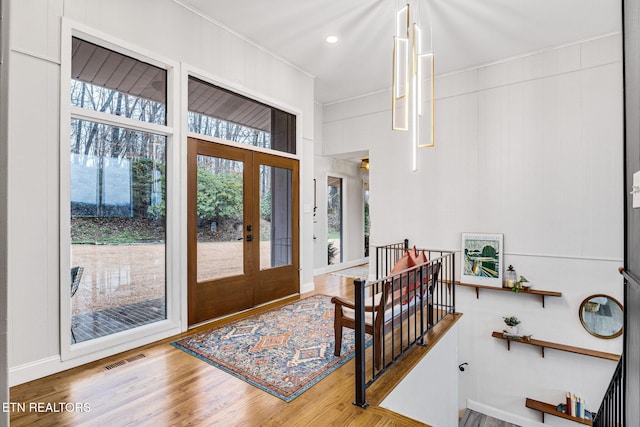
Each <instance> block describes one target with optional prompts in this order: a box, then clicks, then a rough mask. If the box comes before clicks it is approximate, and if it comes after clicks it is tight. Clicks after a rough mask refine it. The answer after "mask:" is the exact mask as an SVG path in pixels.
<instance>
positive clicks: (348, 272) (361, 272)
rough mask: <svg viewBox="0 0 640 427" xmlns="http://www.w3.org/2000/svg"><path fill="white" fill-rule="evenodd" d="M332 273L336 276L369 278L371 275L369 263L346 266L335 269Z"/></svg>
mask: <svg viewBox="0 0 640 427" xmlns="http://www.w3.org/2000/svg"><path fill="white" fill-rule="evenodd" d="M331 274H333V275H335V276H345V277H355V278H356V279H358V278H365V279H366V278H368V277H369V264H363V265H357V266H355V267H351V268H345V269H344V270H338V271H334V272H332V273H331Z"/></svg>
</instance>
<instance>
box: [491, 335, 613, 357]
mask: <svg viewBox="0 0 640 427" xmlns="http://www.w3.org/2000/svg"><path fill="white" fill-rule="evenodd" d="M491 336H492V337H494V338H499V339H501V340H505V341H506V342H507V350H511V342H512V341H515V342H518V343H521V344H528V345H533V346H536V347H540V349H541V351H542V357H544V349H545V348H552V349H554V350H560V351H568V352H569V353H576V354H583V355H585V356H592V357H599V358H600V359H607V360H613V361H614V362H617V361H618V360H620V356H619V355H617V354H613V353H605V352H603V351H598V350H589V349H586V348H581V347H574V346H571V345H566V344H558V343H554V342H548V341H540V340H534V339H530V340H528V341H525V340H524V339H521V338H505V337H504V335H503V333H502V332H497V331H494V332H493V333H492V334H491Z"/></svg>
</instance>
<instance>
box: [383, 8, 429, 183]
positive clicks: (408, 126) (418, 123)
mask: <svg viewBox="0 0 640 427" xmlns="http://www.w3.org/2000/svg"><path fill="white" fill-rule="evenodd" d="M416 15H417V16H418V18H419V14H418V13H416ZM418 20H419V19H418ZM434 89H435V77H434V54H433V50H431V51H430V52H423V51H422V31H421V29H420V25H419V23H418V22H415V21H414V22H411V6H410V5H409V4H408V3H407V4H405V5H404V6H403V7H402V8H400V9H399V10H398V11H397V12H396V33H395V36H394V37H393V86H392V101H391V102H392V104H391V107H392V108H391V121H392V125H391V127H392V129H393V130H399V131H408V132H410V135H411V142H412V150H413V170H414V171H415V170H417V148H418V147H434V146H435V128H434V124H435V109H434V106H435V99H434V96H433V94H434Z"/></svg>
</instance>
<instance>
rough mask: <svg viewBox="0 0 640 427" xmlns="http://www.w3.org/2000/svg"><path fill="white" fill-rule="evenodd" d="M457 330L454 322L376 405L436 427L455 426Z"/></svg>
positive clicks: (456, 415) (456, 407)
mask: <svg viewBox="0 0 640 427" xmlns="http://www.w3.org/2000/svg"><path fill="white" fill-rule="evenodd" d="M458 333H459V326H458V325H457V324H456V325H454V326H453V327H452V328H451V329H450V330H449V331H448V332H447V334H446V335H445V336H444V337H443V338H442V339H441V340H440V341H438V344H437V345H436V346H434V347H433V348H432V349H431V350H430V351H429V353H427V355H426V356H425V357H424V358H423V359H422V360H420V362H419V363H418V364H417V365H416V366H415V367H414V368H413V370H412V371H411V375H407V376H406V377H405V378H404V379H403V380H402V381H401V382H400V383H399V384H398V385H397V386H396V387H395V388H394V389H393V390H392V391H391V393H389V395H388V396H387V397H386V398H385V399H384V400H383V401H382V403H380V406H382V407H383V408H387V409H389V410H391V411H394V412H397V413H399V414H402V415H405V416H407V417H410V418H413V419H414V420H418V421H422V422H423V423H425V424H428V425H431V426H438V427H456V426H457V425H458V376H459V375H460V374H461V373H460V371H459V370H458V362H457V361H458V357H457V356H458Z"/></svg>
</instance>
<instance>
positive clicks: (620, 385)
mask: <svg viewBox="0 0 640 427" xmlns="http://www.w3.org/2000/svg"><path fill="white" fill-rule="evenodd" d="M623 366H624V354H623V355H622V357H621V358H620V361H619V362H618V367H617V368H616V370H615V372H614V373H613V378H612V379H611V382H610V383H609V387H608V388H607V392H606V393H605V395H604V399H603V400H602V404H601V405H600V409H599V410H598V414H597V415H596V416H595V418H594V420H593V425H594V426H595V427H619V426H623V425H624V377H623V369H622V367H623Z"/></svg>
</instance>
